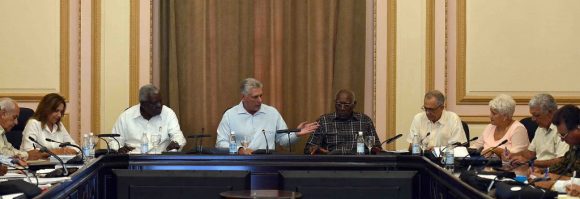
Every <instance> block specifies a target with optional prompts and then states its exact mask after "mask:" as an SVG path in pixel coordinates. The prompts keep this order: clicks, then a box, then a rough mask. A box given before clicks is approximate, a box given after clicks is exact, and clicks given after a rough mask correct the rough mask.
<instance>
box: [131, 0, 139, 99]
mask: <svg viewBox="0 0 580 199" xmlns="http://www.w3.org/2000/svg"><path fill="white" fill-rule="evenodd" d="M139 3H140V1H139V0H131V11H130V12H131V14H130V15H131V16H130V27H129V32H130V38H129V46H130V48H129V105H132V104H137V102H138V101H139V100H138V93H137V92H138V90H139V51H140V49H139V43H140V34H139V31H140V29H139V28H140V24H139V23H140V21H139V20H140V11H139V9H140V5H139Z"/></svg>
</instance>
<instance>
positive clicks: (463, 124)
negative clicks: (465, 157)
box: [461, 121, 471, 147]
mask: <svg viewBox="0 0 580 199" xmlns="http://www.w3.org/2000/svg"><path fill="white" fill-rule="evenodd" d="M461 125H462V126H463V131H465V138H467V140H469V139H471V138H470V137H469V125H467V122H464V121H461ZM469 145H470V144H469V142H468V143H467V147H469Z"/></svg>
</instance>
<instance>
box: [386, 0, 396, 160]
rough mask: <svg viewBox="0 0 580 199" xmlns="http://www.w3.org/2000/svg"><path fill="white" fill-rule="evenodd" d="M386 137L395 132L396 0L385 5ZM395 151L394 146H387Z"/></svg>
mask: <svg viewBox="0 0 580 199" xmlns="http://www.w3.org/2000/svg"><path fill="white" fill-rule="evenodd" d="M387 10H388V11H387V12H388V13H387V110H386V111H387V133H386V134H387V137H393V136H394V135H395V132H396V131H397V79H396V78H397V0H388V5H387ZM387 149H388V150H395V146H394V144H391V145H388V146H387Z"/></svg>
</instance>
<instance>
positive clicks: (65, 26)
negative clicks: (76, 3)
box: [0, 0, 70, 102]
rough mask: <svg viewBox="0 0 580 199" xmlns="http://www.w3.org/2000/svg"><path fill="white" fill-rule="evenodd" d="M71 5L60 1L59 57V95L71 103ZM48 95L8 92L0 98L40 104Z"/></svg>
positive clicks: (65, 0)
mask: <svg viewBox="0 0 580 199" xmlns="http://www.w3.org/2000/svg"><path fill="white" fill-rule="evenodd" d="M69 8H70V3H69V1H68V0H60V16H59V23H60V30H59V31H60V33H59V39H60V48H59V52H60V56H59V62H60V65H59V68H60V69H59V70H60V73H59V75H60V78H59V79H60V80H59V84H60V85H59V93H60V95H62V96H63V97H64V98H65V100H66V101H67V102H68V101H69V88H70V85H69V63H70V61H69V57H70V56H69V54H70V53H69V46H70V41H69V39H70V38H69V31H70V30H69V27H70V25H69V22H70V19H69V16H70V10H69ZM47 94H48V92H46V93H26V92H25V93H20V92H18V93H15V92H8V93H1V94H0V97H9V98H12V99H14V100H16V101H18V102H39V101H40V100H41V99H42V97H44V96H45V95H47Z"/></svg>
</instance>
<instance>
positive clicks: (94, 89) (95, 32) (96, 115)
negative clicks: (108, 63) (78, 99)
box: [91, 0, 101, 134]
mask: <svg viewBox="0 0 580 199" xmlns="http://www.w3.org/2000/svg"><path fill="white" fill-rule="evenodd" d="M91 3H92V5H91V46H92V52H91V115H92V116H91V131H92V132H94V133H95V134H100V132H101V0H92V2H91Z"/></svg>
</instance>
